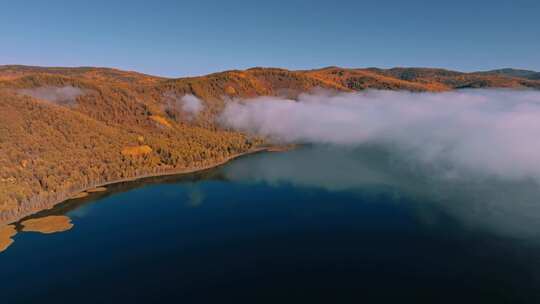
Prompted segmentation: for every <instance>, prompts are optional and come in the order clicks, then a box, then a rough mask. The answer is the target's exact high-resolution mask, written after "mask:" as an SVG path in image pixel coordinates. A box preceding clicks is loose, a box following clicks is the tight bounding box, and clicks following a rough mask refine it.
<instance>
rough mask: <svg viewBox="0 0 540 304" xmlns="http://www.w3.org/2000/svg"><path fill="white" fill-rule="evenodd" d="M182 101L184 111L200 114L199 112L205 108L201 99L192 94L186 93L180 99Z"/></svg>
mask: <svg viewBox="0 0 540 304" xmlns="http://www.w3.org/2000/svg"><path fill="white" fill-rule="evenodd" d="M180 102H181V107H182V111H184V112H186V113H190V114H192V115H197V114H199V112H200V111H201V110H202V109H203V104H202V102H201V100H200V99H199V98H197V97H195V96H194V95H191V94H188V95H184V97H182V98H181V99H180Z"/></svg>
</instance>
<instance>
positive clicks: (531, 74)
mask: <svg viewBox="0 0 540 304" xmlns="http://www.w3.org/2000/svg"><path fill="white" fill-rule="evenodd" d="M479 74H484V75H503V76H509V77H517V78H525V79H531V80H540V72H536V71H531V70H519V69H511V68H506V69H498V70H491V71H485V72H480V73H479Z"/></svg>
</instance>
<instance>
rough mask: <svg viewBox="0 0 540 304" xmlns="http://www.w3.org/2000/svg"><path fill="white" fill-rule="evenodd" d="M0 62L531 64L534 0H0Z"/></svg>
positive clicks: (157, 66)
mask: <svg viewBox="0 0 540 304" xmlns="http://www.w3.org/2000/svg"><path fill="white" fill-rule="evenodd" d="M0 64H26V65H45V66H108V67H117V68H121V69H128V70H137V71H141V72H145V73H150V74H156V75H164V76H185V75H198V74H205V73H210V72H215V71H221V70H226V69H243V68H248V67H252V66H275V67H284V68H291V69H304V68H316V67H323V66H329V65H337V66H344V67H368V66H377V67H392V66H429V67H444V68H450V69H457V70H464V71H471V70H484V69H492V68H499V67H516V68H527V69H533V70H540V0H513V1H510V0H508V1H502V0H492V1H484V0H452V1H450V0H447V1H437V0H432V1H420V0H408V1H407V0H395V1H391V0H378V1H374V0H373V1H361V0H357V1H354V0H349V1H345V0H342V1H340V0H334V1H328V0H327V1H322V0H311V1H308V0H303V1H300V0H287V1H278V0H274V1H269V0H266V1H255V0H238V1H233V0H230V1H225V0H222V1H210V0H190V1H158V0H155V1H150V0H148V1H138V0H130V1H114V0H109V1H96V0H95V1H77V0H65V1H57V0H36V1H25V0H0Z"/></svg>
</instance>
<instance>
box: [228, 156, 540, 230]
mask: <svg viewBox="0 0 540 304" xmlns="http://www.w3.org/2000/svg"><path fill="white" fill-rule="evenodd" d="M224 175H225V177H226V178H227V179H230V180H233V181H242V182H244V183H253V182H263V183H267V184H270V185H280V184H291V185H294V186H296V187H316V188H322V189H325V190H327V191H345V190H346V191H353V192H354V191H356V192H358V193H362V195H365V194H366V193H373V194H377V193H379V194H382V193H386V194H388V193H393V195H394V196H395V197H396V198H398V197H400V196H404V197H407V198H409V199H410V200H409V201H416V202H419V204H417V205H415V206H414V208H416V209H417V214H418V216H419V218H421V219H423V220H425V221H426V223H431V224H433V223H434V222H436V221H437V216H435V215H430V210H433V206H434V205H435V206H436V207H437V209H439V210H442V211H444V212H446V213H447V214H448V215H449V216H451V217H453V218H455V219H457V220H459V221H460V222H462V223H463V224H464V225H466V226H467V227H469V228H471V229H472V228H474V229H481V230H486V231H487V232H491V233H495V234H497V235H502V236H511V237H519V238H538V237H539V236H540V234H539V232H540V187H539V185H538V184H537V183H535V182H533V181H531V180H501V179H497V178H494V177H490V176H482V175H478V174H474V172H468V174H464V173H463V172H456V171H454V170H452V168H448V167H447V168H441V167H437V168H435V167H425V166H420V165H418V164H415V163H412V162H410V161H408V160H407V158H406V157H400V156H399V155H394V154H391V153H389V152H387V151H385V150H382V149H378V148H376V147H364V148H361V149H358V148H357V149H335V148H330V147H308V148H301V149H298V150H295V151H291V152H287V153H281V154H270V153H266V154H258V155H255V156H252V157H249V158H246V159H244V160H242V161H238V162H233V163H231V164H230V165H229V166H227V167H226V168H225V169H224Z"/></svg>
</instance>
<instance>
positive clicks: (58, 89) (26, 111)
mask: <svg viewBox="0 0 540 304" xmlns="http://www.w3.org/2000/svg"><path fill="white" fill-rule="evenodd" d="M535 77H536V76H535V74H534V72H530V73H529V71H526V72H522V71H521V72H516V70H511V71H509V70H496V71H490V72H476V73H462V72H456V71H449V70H443V69H429V68H392V69H377V68H367V69H345V68H339V67H327V68H322V69H315V70H303V71H290V70H285V69H277V68H252V69H248V70H242V71H240V70H233V71H225V72H220V73H215V74H210V75H206V76H201V77H187V78H176V79H173V78H163V77H156V76H151V75H146V74H141V73H137V72H129V71H121V70H117V69H110V68H93V67H80V68H61V67H58V68H56V67H54V68H45V67H30V66H20V65H9V66H0V118H1V120H0V224H5V223H9V222H13V221H15V220H18V219H20V218H22V217H24V216H26V215H29V214H31V213H34V212H36V211H39V210H42V209H46V208H50V207H51V206H53V205H54V204H56V203H58V202H60V201H63V200H65V199H67V198H70V197H71V196H73V195H75V194H77V193H79V192H81V191H83V190H85V189H88V188H91V187H95V186H97V185H101V184H106V183H110V182H113V181H120V180H128V179H133V178H137V177H142V176H148V175H159V174H165V173H174V172H182V171H186V170H194V169H197V168H203V167H209V166H212V165H214V164H218V163H221V162H223V161H225V160H227V159H229V158H230V157H233V156H235V155H238V154H241V153H245V152H248V151H250V150H253V149H256V148H257V147H259V146H261V145H262V144H264V140H263V139H260V138H256V137H253V136H250V135H249V134H242V133H238V132H234V131H231V130H224V129H222V128H220V126H219V125H217V124H216V123H215V121H214V118H215V117H216V115H217V114H219V113H220V111H221V110H222V109H223V107H224V104H225V100H227V99H231V98H250V97H256V96H267V95H268V96H286V97H289V98H296V97H297V96H298V95H299V94H301V93H305V92H310V91H312V90H315V89H319V88H322V89H326V90H332V91H338V92H354V91H359V90H365V89H381V90H382V89H384V90H407V91H412V92H424V91H430V92H441V91H448V90H454V89H461V88H514V89H540V80H536V79H537V78H535ZM186 95H193V97H192V99H193V100H195V102H197V100H198V101H199V102H201V103H202V110H201V111H200V112H198V111H196V112H192V110H190V109H189V108H184V107H182V106H181V103H179V101H180V100H182V98H183V97H184V96H186Z"/></svg>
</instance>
